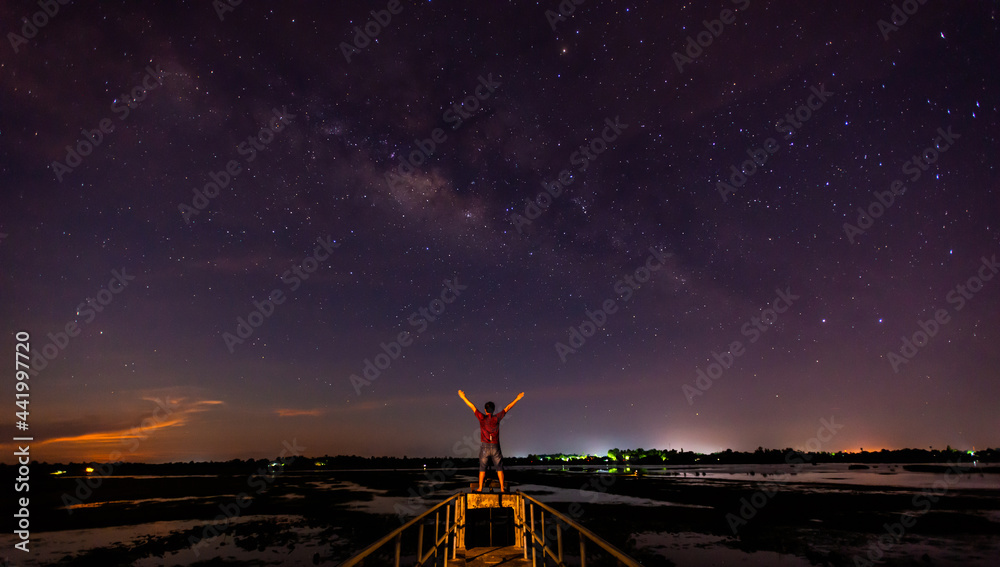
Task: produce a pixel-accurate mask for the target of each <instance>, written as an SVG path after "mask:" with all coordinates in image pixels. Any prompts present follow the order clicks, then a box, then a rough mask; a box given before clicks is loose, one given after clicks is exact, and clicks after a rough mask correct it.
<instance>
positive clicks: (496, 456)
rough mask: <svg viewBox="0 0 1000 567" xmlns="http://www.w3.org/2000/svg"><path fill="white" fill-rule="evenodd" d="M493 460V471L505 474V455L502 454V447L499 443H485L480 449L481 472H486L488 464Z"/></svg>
mask: <svg viewBox="0 0 1000 567" xmlns="http://www.w3.org/2000/svg"><path fill="white" fill-rule="evenodd" d="M490 459H493V469H494V470H496V471H497V472H503V453H501V452H500V445H499V444H497V443H483V444H482V446H481V447H479V471H480V472H484V471H486V463H488V462H489V460H490Z"/></svg>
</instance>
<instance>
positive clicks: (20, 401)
mask: <svg viewBox="0 0 1000 567" xmlns="http://www.w3.org/2000/svg"><path fill="white" fill-rule="evenodd" d="M29 338H30V336H29V335H28V333H27V331H19V332H18V333H17V343H16V344H15V345H14V353H15V357H14V360H15V365H14V368H15V370H16V371H17V385H16V386H15V388H14V389H15V390H17V393H16V394H14V396H15V398H16V399H17V401H15V402H14V405H16V406H17V408H18V409H19V410H20V411H15V412H14V415H15V416H16V417H17V428H18V429H19V430H21V431H27V430H28V402H29V401H30V400H29V397H30V396H29V394H28V390H29V387H28V382H27V381H28V378H29V376H28V356H29V354H30V353H31V347H30V345H29V343H28V339H29ZM22 359H23V360H22Z"/></svg>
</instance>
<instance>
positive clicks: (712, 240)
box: [0, 0, 1000, 463]
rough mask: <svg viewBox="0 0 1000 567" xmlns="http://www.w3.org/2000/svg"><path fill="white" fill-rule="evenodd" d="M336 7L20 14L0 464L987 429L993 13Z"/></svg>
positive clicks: (1, 138)
mask: <svg viewBox="0 0 1000 567" xmlns="http://www.w3.org/2000/svg"><path fill="white" fill-rule="evenodd" d="M578 2H579V0H578ZM53 4H56V3H53ZM332 4H334V3H332V2H331V3H325V2H324V3H320V2H281V3H280V4H279V3H266V4H265V3H262V2H251V1H246V2H243V3H242V4H239V5H238V6H236V7H234V8H232V9H229V8H230V7H229V6H228V5H225V7H226V10H224V11H222V10H221V9H220V7H219V6H223V4H222V3H221V2H214V3H213V2H211V1H210V0H198V1H186V2H143V3H135V2H120V1H118V2H100V3H96V2H95V3H79V2H73V3H69V4H67V5H58V4H57V7H58V12H57V13H55V14H54V15H48V14H45V13H44V12H42V11H41V8H39V6H38V5H37V4H36V3H35V2H29V1H21V0H18V1H11V2H5V3H4V5H3V7H2V8H0V13H2V17H0V22H2V28H3V29H2V31H3V33H4V35H5V41H4V43H5V45H3V46H2V47H0V75H2V77H3V81H2V83H0V89H2V94H3V98H2V106H0V153H2V159H0V179H2V184H3V189H2V196H0V199H2V201H0V234H2V241H0V265H2V275H0V285H2V287H0V294H2V295H0V297H2V301H0V315H2V317H0V321H2V323H0V324H2V327H3V336H4V341H3V345H4V347H3V348H5V349H6V350H7V352H8V355H7V356H9V357H10V358H14V357H15V355H14V353H12V352H11V351H13V350H14V349H15V348H16V347H15V342H16V333H17V332H18V331H27V332H29V333H30V335H31V339H30V346H31V350H32V355H33V358H34V361H33V368H32V375H31V377H30V378H29V379H28V382H29V384H30V407H29V410H30V415H29V418H28V424H29V429H28V430H27V431H18V430H17V429H15V425H16V424H15V421H16V419H15V417H14V415H13V414H14V411H20V410H19V409H18V408H16V407H11V406H12V405H13V402H14V401H15V398H14V393H15V390H14V384H15V382H16V379H15V374H14V369H12V368H11V367H10V366H8V370H7V378H5V379H4V383H5V384H7V386H6V387H5V388H4V392H5V394H4V398H5V399H6V400H7V401H5V402H4V404H5V405H6V407H7V408H8V409H7V411H6V412H5V413H4V415H3V420H2V423H3V424H4V425H3V429H4V430H5V431H7V432H8V434H7V435H5V436H4V438H3V446H2V450H3V455H4V456H3V457H2V459H0V460H2V461H3V462H7V463H10V462H13V457H12V456H11V455H12V453H11V451H10V450H11V449H12V448H13V444H12V443H11V442H10V439H11V438H12V437H13V436H15V435H30V436H33V438H34V442H33V443H32V445H31V450H32V457H33V458H34V459H37V460H39V461H49V462H57V461H69V460H84V459H87V460H115V459H116V458H120V459H121V460H131V461H146V462H165V461H189V460H195V461H197V460H228V459H233V458H241V459H245V458H251V457H252V458H261V457H274V456H277V455H278V454H279V453H281V451H282V450H283V449H284V448H285V447H287V446H289V445H293V444H294V446H296V447H299V448H303V453H304V454H306V455H310V456H319V455H323V454H330V455H336V454H358V455H376V456H379V455H397V456H403V455H408V456H449V455H455V456H462V455H463V454H467V453H470V450H469V449H468V447H469V446H475V445H477V443H478V438H477V439H476V440H472V438H473V435H474V433H476V432H477V429H478V425H477V422H476V420H475V418H474V416H473V415H472V412H470V411H469V409H468V408H467V407H466V406H465V404H464V403H463V402H462V401H461V400H460V399H459V397H458V395H457V390H459V389H462V390H465V392H466V393H467V394H468V396H469V398H470V400H472V401H473V402H474V403H475V404H476V405H478V406H480V407H481V406H482V405H483V404H484V403H485V402H486V401H489V400H492V401H494V402H495V403H496V404H497V406H498V408H499V407H503V406H505V405H506V404H508V403H509V402H510V401H511V400H513V399H514V397H515V396H516V395H517V393H518V392H521V391H524V392H525V397H524V399H523V400H522V401H520V402H519V403H518V405H517V407H516V408H515V409H513V410H512V411H511V413H510V414H509V415H508V416H507V418H506V419H505V420H504V422H503V426H502V429H501V441H502V447H503V450H504V452H505V454H507V455H527V454H529V453H553V452H567V453H570V452H572V453H599V454H604V453H606V452H607V450H608V449H611V448H615V447H620V448H623V449H624V448H639V447H642V448H647V449H648V448H659V449H681V448H683V449H685V450H694V451H701V452H711V451H718V450H722V449H726V448H732V449H734V450H753V449H756V448H757V447H758V446H764V447H771V448H784V447H794V448H799V449H802V448H808V449H813V450H815V449H820V450H824V451H840V450H850V451H858V450H860V449H861V448H864V449H866V450H873V449H875V450H877V449H881V448H890V449H892V448H905V447H918V448H928V447H934V448H940V449H943V448H944V447H945V446H946V445H951V446H952V447H956V448H961V449H972V448H980V449H982V448H986V447H996V446H998V445H1000V412H998V411H997V410H998V406H997V400H998V399H1000V380H998V377H1000V371H998V370H997V369H998V367H1000V354H998V353H1000V349H998V348H997V345H998V344H1000V330H998V326H997V323H998V321H1000V277H997V271H998V270H1000V265H998V264H997V263H996V259H997V257H998V256H1000V238H998V237H1000V232H998V224H997V215H998V214H1000V206H998V205H1000V194H998V188H1000V180H998V170H997V163H998V162H997V155H998V149H1000V145H998V140H997V132H998V131H1000V130H998V120H997V118H998V106H997V105H998V100H1000V78H998V75H997V72H996V69H998V68H1000V56H998V49H997V46H998V45H1000V33H998V31H1000V29H998V22H997V15H998V11H1000V9H998V4H997V3H996V2H986V1H982V2H945V1H942V0H928V1H927V2H926V3H924V4H920V3H918V2H917V1H916V0H910V1H909V2H903V3H897V4H896V5H895V8H894V5H893V4H892V3H891V2H850V3H848V2H834V1H828V2H808V3H805V2H791V1H781V2H767V3H765V2H763V1H761V0H735V1H730V0H725V1H723V2H718V1H717V2H710V3H706V4H695V3H684V4H681V3H674V2H663V3H661V2H652V1H651V2H617V1H615V2H611V1H598V0H589V1H584V2H579V4H578V5H577V4H574V3H573V2H571V1H570V0H564V1H563V2H562V10H563V12H564V13H565V15H563V14H560V13H559V10H560V3H559V2H558V1H557V0H549V1H540V2H513V3H509V4H507V3H499V2H498V3H492V2H491V3H472V2H460V1H457V0H455V1H442V0H434V1H432V2H413V1H407V0H402V1H401V2H396V1H393V2H385V1H382V0H376V1H366V2H337V3H335V4H336V7H334V6H333V5H332ZM50 11H52V9H51V8H50ZM373 12H374V13H373ZM38 14H41V15H38ZM220 14H221V17H220ZM24 17H27V18H28V19H29V22H30V21H31V20H34V23H29V24H25V23H24V22H23V18H24ZM880 20H881V23H880ZM893 22H895V23H893ZM42 23H43V24H44V25H40V24H42ZM36 28H37V29H36ZM365 30H368V31H367V32H366V31H365ZM11 34H13V35H11ZM28 36H31V37H30V38H29V37H28ZM372 36H374V38H372ZM755 160H756V161H755ZM560 181H561V182H560ZM540 194H541V196H539V195H540ZM859 208H860V211H859ZM859 217H860V218H859ZM571 329H574V330H571ZM403 333H406V334H403ZM904 339H905V340H904ZM701 373H704V375H702V374H701ZM823 428H827V429H826V431H827V432H828V433H824V434H822V435H820V436H819V437H817V433H818V432H819V431H820V430H821V429H823ZM829 432H832V433H829ZM817 438H818V439H819V440H818V441H817Z"/></svg>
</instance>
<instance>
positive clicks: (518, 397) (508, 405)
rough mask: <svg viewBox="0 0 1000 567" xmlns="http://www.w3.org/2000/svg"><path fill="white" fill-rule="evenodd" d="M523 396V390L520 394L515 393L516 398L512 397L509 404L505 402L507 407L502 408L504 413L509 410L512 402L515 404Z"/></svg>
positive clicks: (512, 404) (512, 405)
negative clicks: (512, 399)
mask: <svg viewBox="0 0 1000 567" xmlns="http://www.w3.org/2000/svg"><path fill="white" fill-rule="evenodd" d="M523 397H524V392H521V393H520V394H518V395H517V397H516V398H514V401H512V402H511V403H509V404H507V407H505V408H503V411H504V412H505V413H506V412H508V411H510V408H512V407H514V404H516V403H517V402H518V401H520V400H521V398H523Z"/></svg>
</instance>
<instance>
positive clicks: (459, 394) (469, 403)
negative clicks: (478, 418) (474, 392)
mask: <svg viewBox="0 0 1000 567" xmlns="http://www.w3.org/2000/svg"><path fill="white" fill-rule="evenodd" d="M458 397H460V398H462V401H463V402H465V405H467V406H469V408H470V409H471V410H472V411H476V406H474V405H473V404H472V402H470V401H469V398H466V397H465V392H463V391H462V390H459V391H458Z"/></svg>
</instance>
